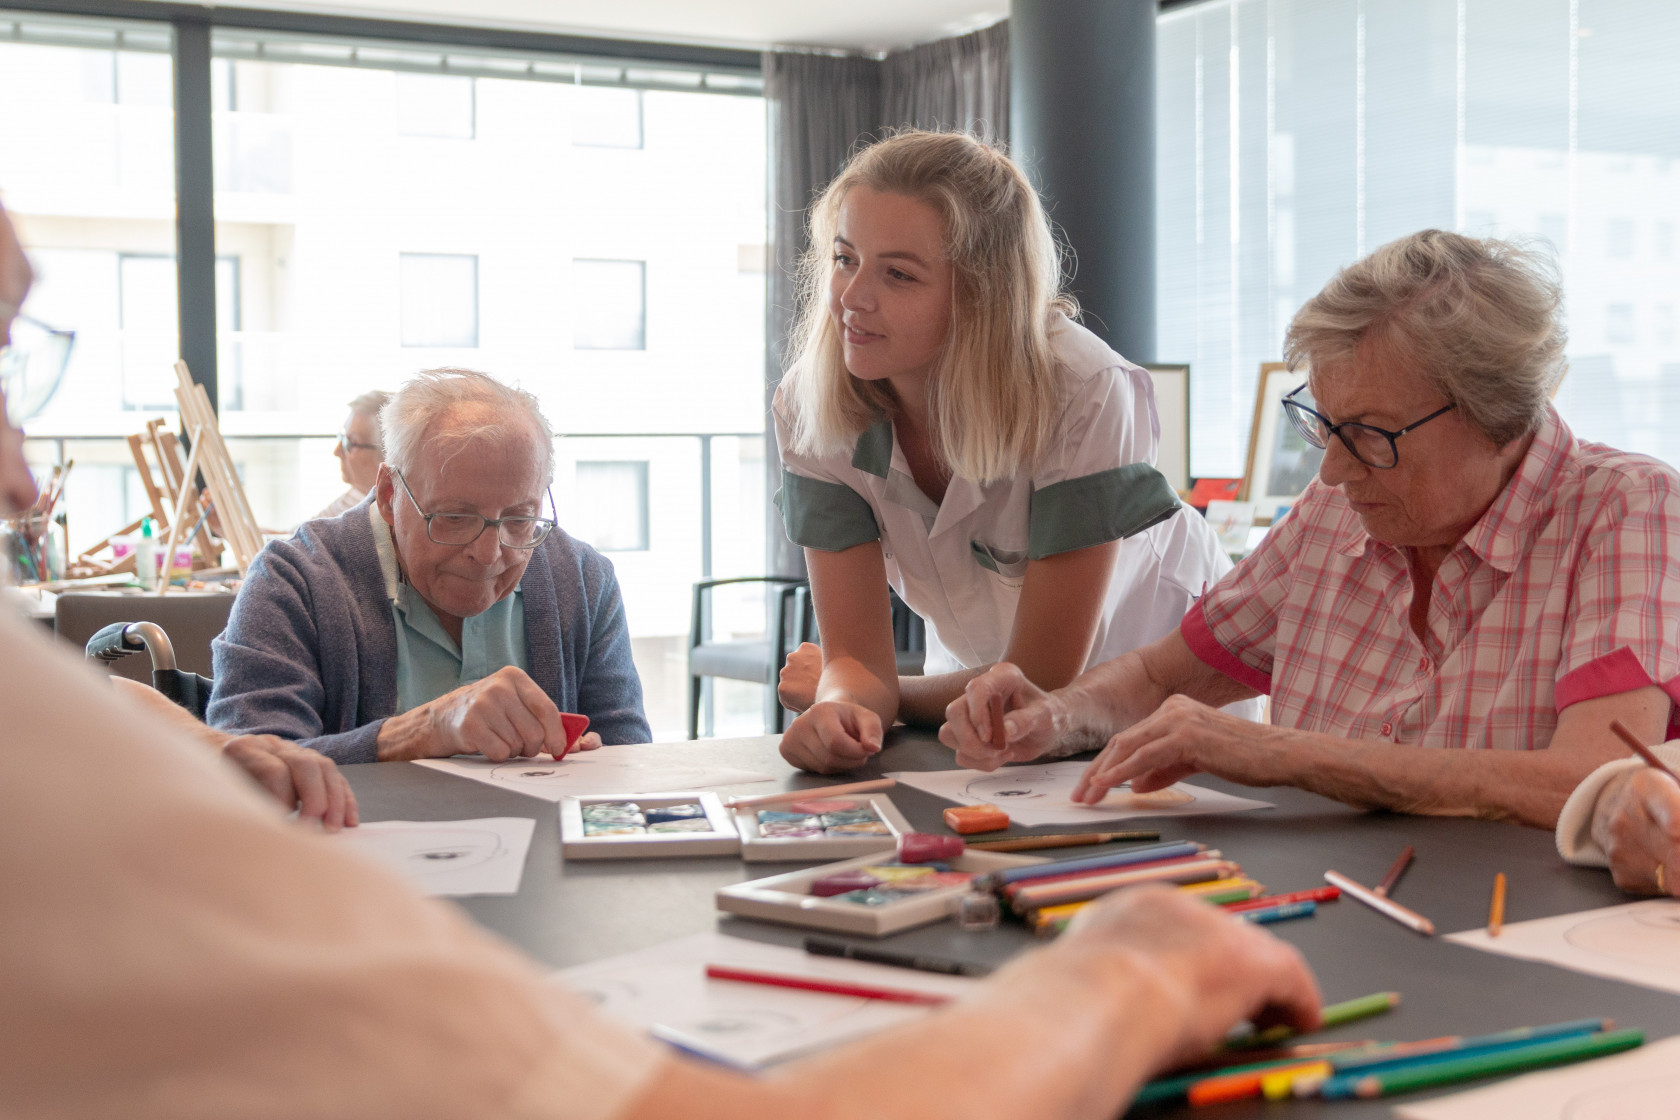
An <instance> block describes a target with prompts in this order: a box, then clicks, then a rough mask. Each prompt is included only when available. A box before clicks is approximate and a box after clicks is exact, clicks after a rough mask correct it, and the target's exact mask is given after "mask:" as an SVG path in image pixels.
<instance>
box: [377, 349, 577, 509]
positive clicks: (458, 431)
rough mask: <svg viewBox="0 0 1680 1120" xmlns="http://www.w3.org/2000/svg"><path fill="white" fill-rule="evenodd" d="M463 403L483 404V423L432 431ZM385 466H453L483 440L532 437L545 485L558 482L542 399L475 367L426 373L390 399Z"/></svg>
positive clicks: (384, 415)
mask: <svg viewBox="0 0 1680 1120" xmlns="http://www.w3.org/2000/svg"><path fill="white" fill-rule="evenodd" d="M462 405H472V406H478V409H479V410H480V415H481V416H483V417H484V418H483V419H479V420H477V421H476V422H473V423H462V424H456V425H453V426H451V427H450V428H448V429H447V430H445V431H437V432H428V431H427V429H428V428H430V427H431V425H432V422H433V421H434V420H436V419H438V418H439V417H441V416H442V415H444V413H446V412H449V411H451V410H452V409H455V408H457V407H458V406H462ZM379 422H380V427H381V428H382V429H383V431H384V435H385V462H386V463H387V464H388V465H390V466H391V467H393V468H395V469H396V470H398V471H401V472H402V473H403V474H404V475H407V474H408V473H409V471H410V470H412V469H413V467H414V465H415V463H417V462H418V461H419V460H420V458H421V457H422V456H423V455H424V456H429V457H442V459H443V461H444V462H448V461H449V460H450V459H453V458H454V457H455V456H456V455H459V454H460V453H461V452H462V451H463V450H465V449H466V448H467V447H468V446H469V445H470V444H473V443H477V442H479V441H480V440H491V441H496V442H503V441H506V440H510V439H518V438H520V437H521V435H529V436H530V437H531V439H532V441H533V442H534V443H535V445H536V449H537V453H538V454H539V455H541V456H542V476H543V479H544V483H543V484H544V485H545V486H546V485H550V484H552V483H553V482H554V430H553V429H552V428H550V427H549V426H548V420H547V419H546V418H544V416H543V414H542V405H541V404H540V403H538V401H537V398H536V397H534V396H532V395H531V394H530V393H527V392H526V391H525V390H523V389H517V388H514V387H513V386H512V385H507V384H504V383H502V382H500V381H498V380H496V379H495V378H494V377H491V376H490V375H489V374H488V373H480V372H479V371H478V370H475V369H457V368H455V367H452V366H444V367H442V368H440V369H427V370H421V371H420V372H419V373H417V374H415V375H414V376H413V377H411V378H410V379H409V380H408V381H407V382H406V383H404V385H403V386H402V388H400V389H398V390H397V391H396V392H395V393H393V394H392V395H391V399H390V400H388V401H386V402H385V407H384V408H382V409H381V410H380V412H379Z"/></svg>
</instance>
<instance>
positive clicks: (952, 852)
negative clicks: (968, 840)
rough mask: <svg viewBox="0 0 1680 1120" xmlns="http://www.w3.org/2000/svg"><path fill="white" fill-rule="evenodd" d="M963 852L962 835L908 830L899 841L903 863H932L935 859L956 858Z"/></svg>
mask: <svg viewBox="0 0 1680 1120" xmlns="http://www.w3.org/2000/svg"><path fill="white" fill-rule="evenodd" d="M962 854H963V842H962V837H960V836H934V835H932V834H931V833H927V832H907V833H905V834H904V838H903V839H901V840H900V841H899V842H898V858H899V860H900V862H903V863H931V862H932V861H934V860H947V859H956V858H957V857H958V856H960V855H962Z"/></svg>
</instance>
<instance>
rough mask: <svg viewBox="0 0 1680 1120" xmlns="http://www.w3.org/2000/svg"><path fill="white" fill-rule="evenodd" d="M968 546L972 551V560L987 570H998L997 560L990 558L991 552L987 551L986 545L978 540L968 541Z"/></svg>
mask: <svg viewBox="0 0 1680 1120" xmlns="http://www.w3.org/2000/svg"><path fill="white" fill-rule="evenodd" d="M968 547H969V549H970V551H972V552H973V553H974V562H975V563H976V564H978V565H980V566H981V567H982V568H985V569H986V570H987V571H988V572H995V571H997V570H998V566H997V561H996V560H993V559H992V554H991V553H990V552H987V551H986V547H985V546H984V545H982V544H981V543H980V542H979V541H969V542H968Z"/></svg>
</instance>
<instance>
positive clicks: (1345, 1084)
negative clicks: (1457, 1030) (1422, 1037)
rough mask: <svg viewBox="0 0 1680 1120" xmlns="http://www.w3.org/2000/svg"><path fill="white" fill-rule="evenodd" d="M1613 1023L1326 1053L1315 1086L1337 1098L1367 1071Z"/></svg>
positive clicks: (1577, 1022)
mask: <svg viewBox="0 0 1680 1120" xmlns="http://www.w3.org/2000/svg"><path fill="white" fill-rule="evenodd" d="M1614 1026H1615V1023H1614V1022H1613V1021H1612V1020H1609V1019H1572V1020H1570V1021H1568V1022H1565V1023H1553V1024H1550V1025H1549V1026H1544V1027H1518V1028H1517V1029H1515V1030H1509V1031H1499V1032H1496V1033H1494V1034H1484V1035H1476V1036H1472V1037H1467V1038H1466V1037H1447V1038H1437V1039H1430V1040H1428V1041H1425V1042H1407V1043H1401V1044H1399V1045H1397V1046H1390V1047H1384V1048H1382V1049H1379V1050H1376V1051H1373V1052H1371V1053H1368V1054H1366V1053H1345V1054H1331V1055H1329V1056H1328V1059H1327V1060H1328V1061H1329V1063H1330V1067H1331V1069H1332V1070H1333V1071H1334V1074H1333V1076H1331V1077H1329V1078H1327V1079H1326V1080H1325V1082H1324V1083H1323V1084H1322V1085H1320V1086H1319V1087H1318V1092H1319V1095H1321V1096H1323V1097H1325V1098H1326V1099H1327V1100H1340V1099H1344V1098H1347V1097H1351V1096H1353V1095H1354V1093H1355V1091H1356V1090H1357V1088H1358V1085H1359V1083H1360V1081H1361V1080H1363V1079H1364V1078H1365V1077H1366V1076H1367V1075H1369V1074H1372V1073H1377V1072H1379V1071H1382V1070H1387V1069H1398V1068H1400V1067H1411V1066H1421V1065H1426V1064H1428V1063H1430V1062H1446V1061H1457V1060H1458V1059H1460V1058H1469V1057H1474V1056H1475V1055H1477V1054H1491V1053H1497V1052H1499V1051H1502V1050H1510V1049H1513V1048H1515V1047H1519V1046H1530V1045H1533V1044H1534V1043H1537V1042H1549V1041H1553V1040H1556V1039H1560V1038H1577V1037H1581V1036H1585V1035H1590V1034H1596V1033H1598V1032H1600V1031H1608V1030H1611V1029H1612V1028H1613V1027H1614Z"/></svg>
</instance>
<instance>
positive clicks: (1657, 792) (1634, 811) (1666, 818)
mask: <svg viewBox="0 0 1680 1120" xmlns="http://www.w3.org/2000/svg"><path fill="white" fill-rule="evenodd" d="M1600 812H1607V813H1609V814H1610V825H1609V828H1608V829H1607V830H1606V838H1607V840H1608V843H1607V844H1606V845H1605V855H1607V856H1608V857H1609V858H1610V874H1611V875H1612V876H1613V877H1614V878H1615V880H1616V885H1617V886H1618V887H1621V888H1622V889H1623V890H1625V891H1636V892H1638V893H1640V894H1660V893H1662V890H1663V889H1664V888H1666V890H1667V892H1668V893H1669V894H1671V895H1674V896H1675V897H1676V898H1680V784H1677V783H1676V782H1675V781H1674V780H1673V779H1672V778H1670V777H1669V776H1668V775H1667V774H1663V773H1660V772H1659V771H1656V770H1653V769H1650V768H1649V767H1647V768H1644V769H1640V770H1636V771H1634V772H1632V773H1631V774H1629V775H1628V777H1627V779H1626V780H1625V781H1623V782H1620V783H1619V784H1618V785H1617V786H1616V787H1615V788H1614V790H1613V792H1612V793H1611V795H1610V797H1609V798H1608V799H1607V803H1606V804H1605V805H1603V806H1602V807H1601V809H1600ZM1658 866H1661V867H1662V869H1663V875H1662V881H1661V884H1660V886H1659V883H1658V880H1657V868H1658Z"/></svg>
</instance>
